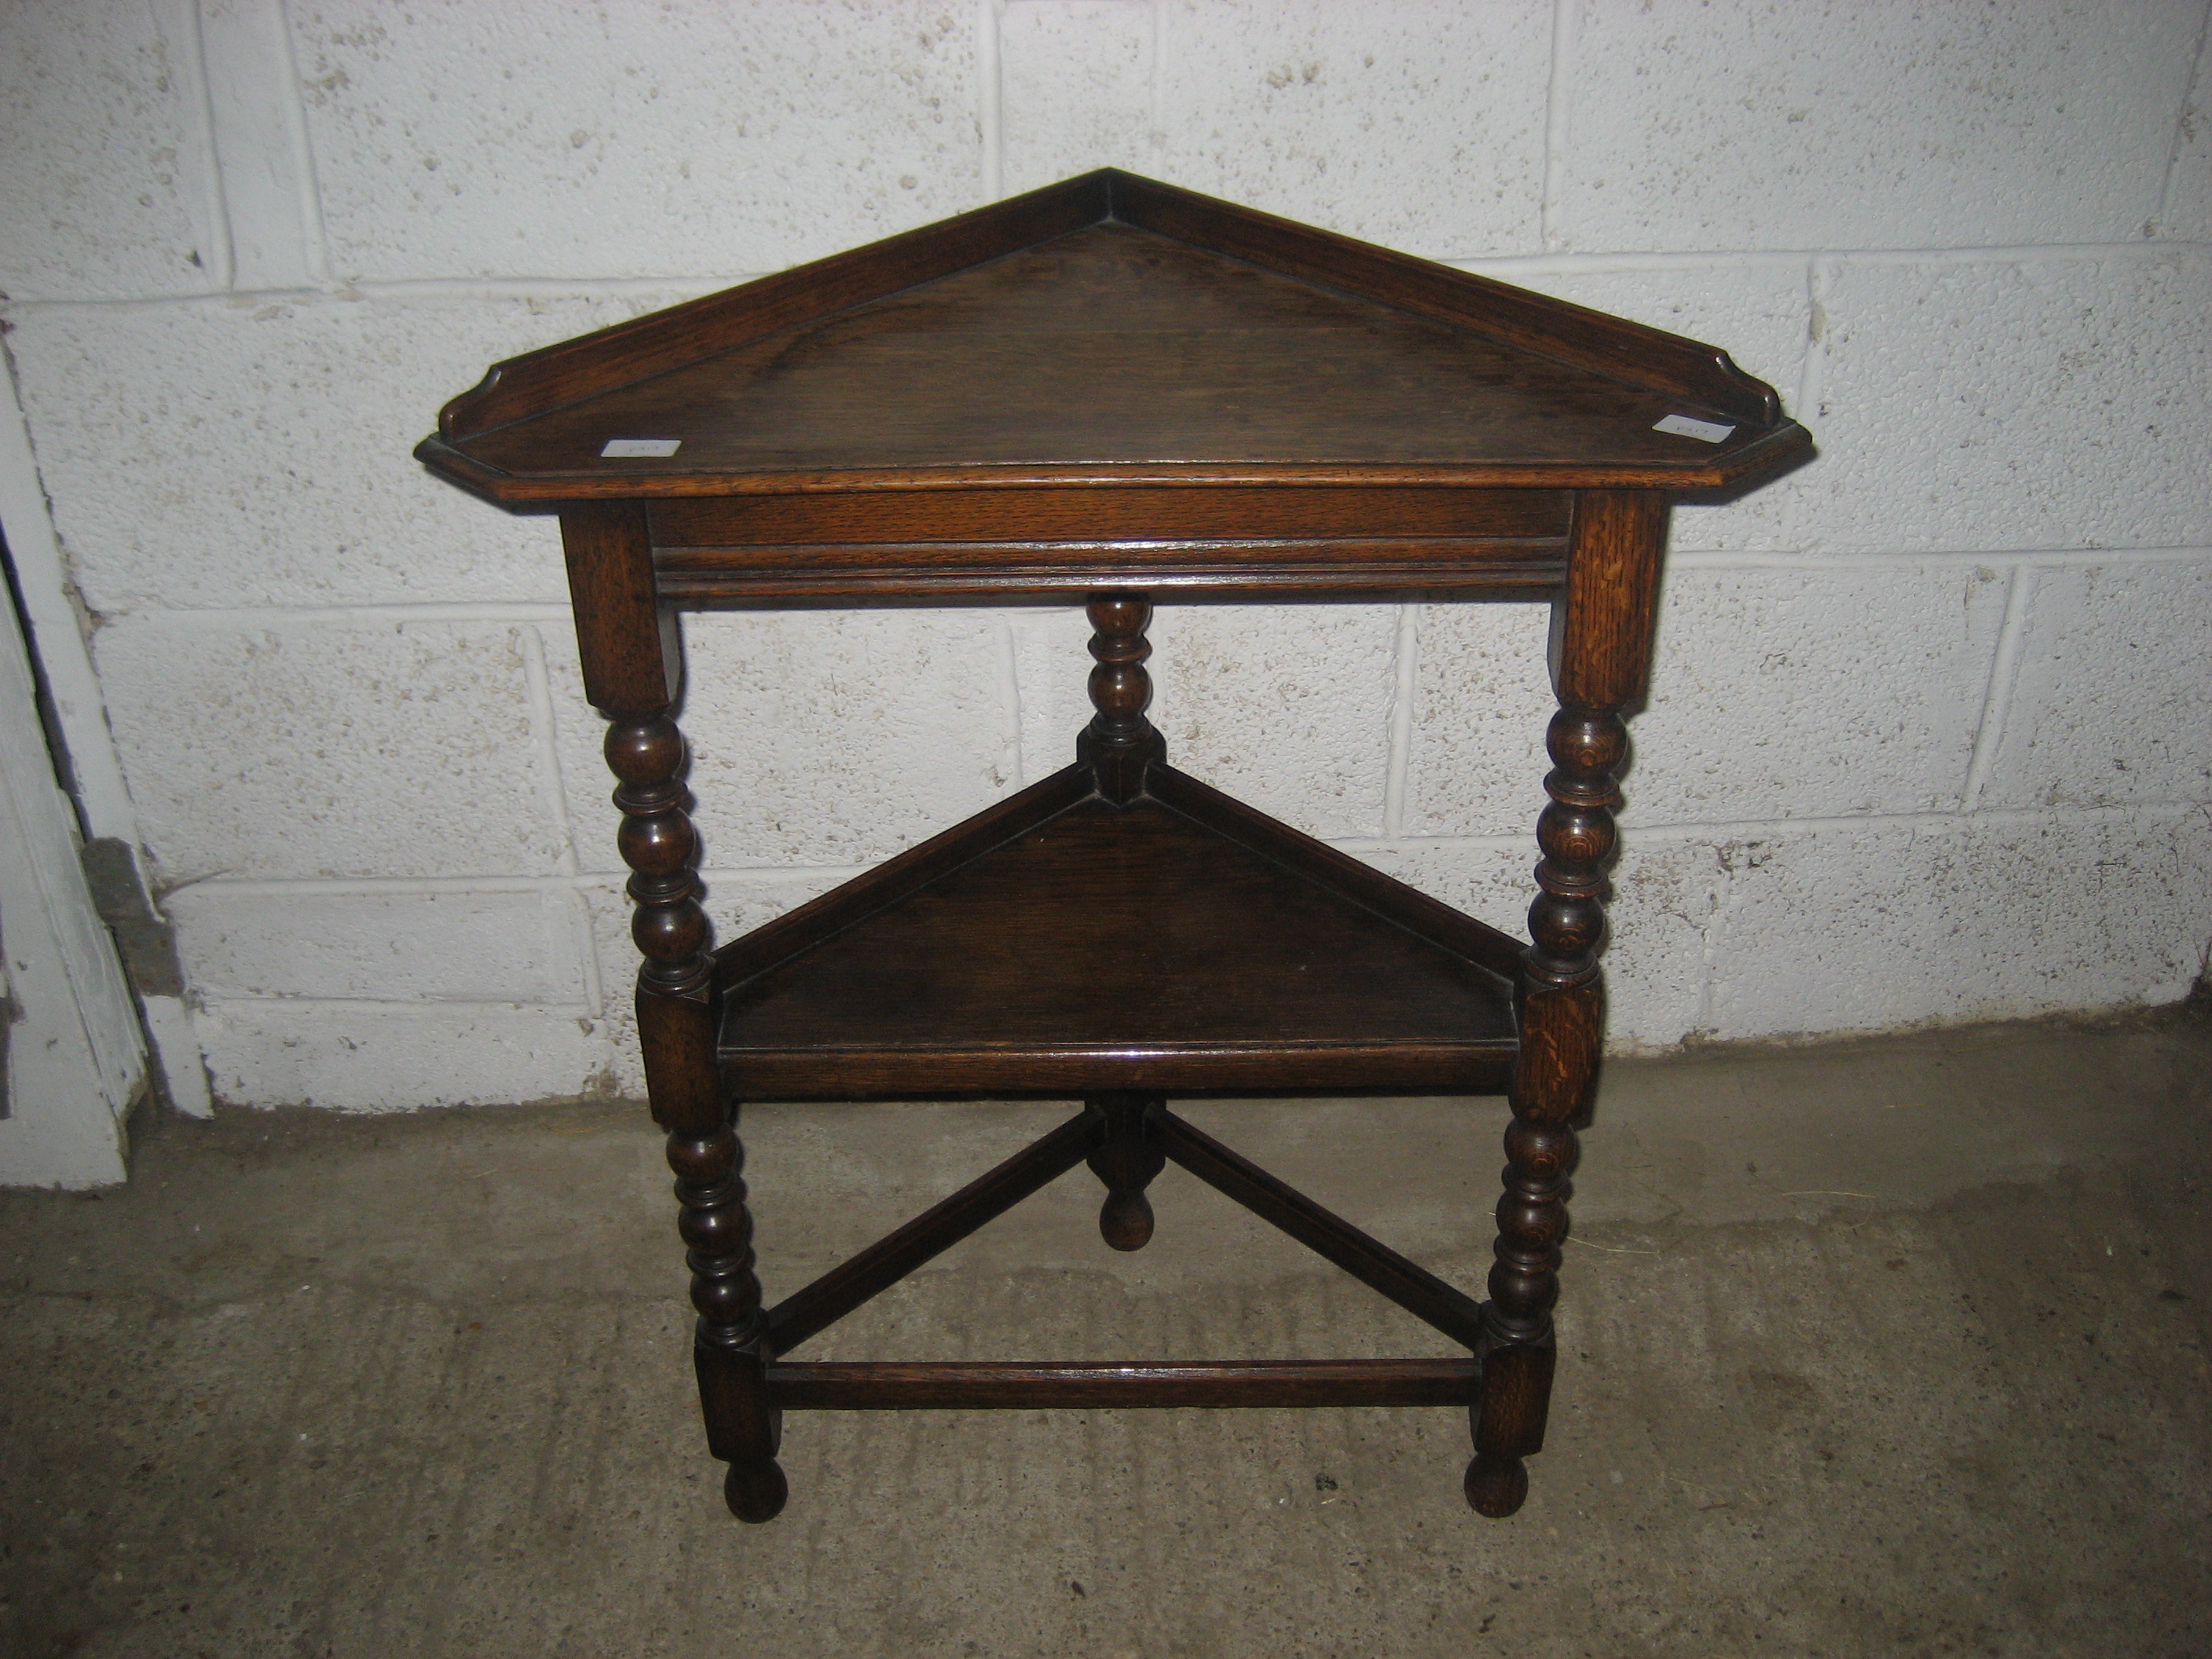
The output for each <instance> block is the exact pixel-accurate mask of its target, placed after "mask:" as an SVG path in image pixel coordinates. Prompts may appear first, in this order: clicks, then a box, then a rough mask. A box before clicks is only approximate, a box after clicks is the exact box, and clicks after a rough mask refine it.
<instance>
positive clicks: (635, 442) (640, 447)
mask: <svg viewBox="0 0 2212 1659" xmlns="http://www.w3.org/2000/svg"><path fill="white" fill-rule="evenodd" d="M1726 429H1729V430H1733V428H1726ZM682 447H684V440H683V439H681V438H610V439H608V440H607V447H605V449H602V450H601V451H600V452H599V459H601V460H604V461H634V460H637V459H641V458H643V457H645V456H648V455H651V456H660V455H673V454H674V453H676V452H677V451H678V450H679V449H681V448H682Z"/></svg>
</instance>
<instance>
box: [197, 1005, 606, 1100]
mask: <svg viewBox="0 0 2212 1659" xmlns="http://www.w3.org/2000/svg"><path fill="white" fill-rule="evenodd" d="M193 1024H194V1027H195V1029H196V1030H197V1031H198V1033H199V1039H200V1047H201V1049H202V1051H203V1052H204V1054H206V1056H207V1065H208V1073H209V1075H210V1078H211V1079H213V1082H214V1087H215V1096H216V1100H217V1101H219V1102H221V1103H223V1104H225V1105H231V1106H263V1107H267V1106H321V1107H325V1108H328V1109H331V1110H333V1111H340V1112H399V1111H410V1110H415V1109H420V1108H422V1107H426V1106H488V1105H498V1104H503V1103H509V1102H517V1101H532V1100H561V1099H573V1098H574V1097H577V1096H579V1095H605V1094H607V1093H611V1091H612V1085H611V1077H612V1072H611V1048H610V1047H609V1043H608V1040H607V1036H606V1034H605V1030H603V1029H602V1028H601V1026H600V1024H599V1023H598V1022H597V1021H594V1020H592V1019H589V1018H584V1017H582V1016H581V1015H580V1014H579V1013H578V1012H577V1011H575V1010H574V1009H563V1008H543V1007H528V1006H524V1007H509V1006H501V1005H500V1004H497V1003H474V1004H470V1003H446V1004H437V1003H429V1004H416V1005H413V1006H408V1005H395V1006H376V1005H374V1004H372V1003H349V1004H342V1005H339V1006H331V1005H330V1004H328V1003H294V1002H287V1001H284V1000H281V999H268V1000H253V1001H246V1002H229V1001H218V1002H211V1003H210V1004H209V1005H208V1006H206V1007H205V1008H204V1009H202V1010H201V1011H200V1012H198V1013H197V1015H196V1016H195V1017H194V1020H193Z"/></svg>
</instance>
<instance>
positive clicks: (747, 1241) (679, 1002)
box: [606, 713, 788, 1521]
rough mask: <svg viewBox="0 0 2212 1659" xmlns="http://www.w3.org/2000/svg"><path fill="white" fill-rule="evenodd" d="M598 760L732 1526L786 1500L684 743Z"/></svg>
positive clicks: (667, 734)
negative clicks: (719, 1057)
mask: <svg viewBox="0 0 2212 1659" xmlns="http://www.w3.org/2000/svg"><path fill="white" fill-rule="evenodd" d="M606 753H607V763H608V765H609V767H610V768H611V769H612V770H613V772H614V774H615V775H616V776H617V778H619V779H621V781H622V783H621V787H619V788H617V790H616V791H615V805H617V806H619V807H620V808H621V809H622V812H623V821H622V835H621V842H620V845H621V848H622V855H623V861H624V862H625V863H626V864H628V865H629V867H630V870H631V872H632V874H631V876H630V879H629V896H630V897H631V898H632V899H634V900H635V902H636V905H637V908H636V911H635V914H634V915H632V917H631V919H630V933H631V936H632V937H633V938H634V939H635V940H636V941H637V945H638V949H639V950H640V951H642V952H643V953H644V956H645V965H644V967H643V968H642V969H640V970H639V973H638V981H637V1024H638V1041H639V1046H640V1047H641V1049H642V1050H643V1052H644V1057H645V1083H646V1092H647V1095H648V1096H649V1097H651V1100H652V1103H653V1117H654V1119H655V1120H656V1121H658V1122H659V1124H660V1126H661V1127H663V1128H664V1129H665V1130H666V1131H667V1132H668V1164H669V1167H670V1168H671V1170H674V1171H675V1172H676V1201H677V1202H678V1204H679V1205H681V1206H683V1207H682V1210H681V1212H680V1213H679V1217H678V1231H679V1232H680V1233H681V1234H682V1235H683V1237H684V1243H685V1245H686V1246H687V1247H688V1251H687V1255H686V1257H685V1259H686V1261H688V1262H689V1263H690V1268H691V1304H692V1306H693V1307H695V1308H696V1309H697V1310H698V1312H699V1320H698V1324H697V1326H696V1330H695V1334H694V1338H693V1342H692V1358H693V1360H694V1363H695V1364H696V1367H697V1370H698V1374H699V1399H700V1404H701V1406H702V1408H703V1409H704V1411H705V1413H706V1419H707V1444H708V1449H709V1450H711V1451H712V1452H713V1453H714V1455H715V1456H717V1457H719V1458H722V1459H724V1460H725V1461H726V1462H728V1464H729V1466H730V1471H729V1475H728V1478H727V1479H726V1480H725V1482H724V1483H723V1494H724V1496H725V1497H726V1498H727V1499H728V1501H729V1505H730V1510H731V1513H732V1514H733V1515H735V1516H737V1517H738V1519H739V1520H740V1521H770V1520H773V1519H775V1516H776V1514H777V1512H778V1511H779V1510H781V1509H782V1508H783V1504H784V1499H785V1498H786V1496H787V1492H788V1488H787V1486H786V1484H785V1481H784V1476H783V1470H782V1469H781V1468H780V1467H779V1466H778V1465H777V1463H776V1461H775V1453H776V1446H777V1442H778V1439H779V1437H780V1431H781V1421H780V1417H779V1413H777V1412H776V1411H775V1407H773V1406H771V1405H770V1403H769V1395H768V1376H767V1365H768V1361H769V1346H768V1327H767V1323H766V1322H765V1321H764V1320H763V1317H762V1315H761V1286H760V1280H759V1279H758V1278H757V1276H756V1275H755V1273H754V1272H753V1250H752V1236H753V1221H752V1215H751V1212H750V1211H749V1210H747V1208H746V1207H745V1183H744V1146H743V1145H742V1144H741V1143H740V1142H739V1140H738V1132H737V1108H736V1106H735V1105H734V1104H732V1103H728V1102H726V1100H725V1099H724V1098H723V1095H722V1088H721V1079H720V1075H719V1073H718V1071H717V1067H716V1061H715V1055H714V1007H715V1002H714V960H713V958H712V957H709V956H708V954H707V941H708V924H707V915H706V912H705V911H703V910H702V909H701V908H700V907H699V897H700V891H701V889H700V886H699V878H698V876H697V875H696V873H695V872H694V869H693V866H694V864H695V862H696V860H697V857H698V837H697V835H696V832H695V831H694V830H693V829H692V826H691V819H690V813H689V811H687V808H688V807H689V805H690V795H689V793H687V792H686V790H685V789H684V784H683V781H682V775H683V770H684V735H683V733H682V732H679V731H678V730H677V727H676V722H675V721H674V720H671V719H669V718H668V716H667V714H665V713H658V714H649V715H647V716H644V717H642V718H638V719H633V720H617V721H616V723H615V724H614V725H613V726H611V727H610V728H609V730H608V732H607V747H606Z"/></svg>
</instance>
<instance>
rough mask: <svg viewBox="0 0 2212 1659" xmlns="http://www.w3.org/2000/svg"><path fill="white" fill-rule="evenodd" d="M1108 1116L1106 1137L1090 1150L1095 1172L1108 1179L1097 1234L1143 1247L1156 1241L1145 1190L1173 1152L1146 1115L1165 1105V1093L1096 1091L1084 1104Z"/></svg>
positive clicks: (1122, 1245) (1118, 1245) (1120, 1246)
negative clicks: (1169, 1151) (1154, 1131)
mask: <svg viewBox="0 0 2212 1659" xmlns="http://www.w3.org/2000/svg"><path fill="white" fill-rule="evenodd" d="M1084 1104H1085V1105H1086V1106H1088V1107H1090V1108H1091V1110H1093V1111H1095V1112H1097V1113H1100V1114H1102V1115H1103V1116H1104V1117H1105V1119H1106V1139H1104V1140H1103V1141H1102V1142H1101V1143H1100V1144H1099V1147H1098V1150H1097V1152H1093V1153H1091V1157H1090V1158H1089V1160H1088V1161H1089V1163H1090V1165H1091V1174H1093V1175H1095V1176H1097V1177H1098V1179H1099V1180H1100V1181H1102V1182H1104V1183H1105V1187H1106V1201H1105V1203H1104V1204H1103V1205H1102V1206H1100V1207H1099V1211H1098V1234H1099V1237H1102V1238H1103V1239H1104V1240H1105V1241H1106V1242H1107V1243H1109V1244H1110V1245H1112V1246H1113V1247H1114V1248H1115V1249H1117V1250H1141V1249H1144V1248H1145V1246H1146V1244H1148V1243H1151V1242H1152V1200H1150V1199H1148V1198H1146V1196H1145V1188H1146V1187H1148V1186H1150V1185H1151V1184H1152V1177H1153V1176H1156V1175H1158V1173H1159V1172H1160V1171H1161V1170H1163V1169H1164V1168H1165V1167H1166V1166H1167V1161H1168V1155H1167V1153H1166V1152H1165V1151H1164V1149H1163V1148H1162V1147H1161V1146H1160V1142H1159V1137H1158V1135H1157V1134H1156V1133H1153V1131H1152V1126H1151V1124H1150V1122H1149V1121H1148V1119H1147V1115H1148V1114H1149V1113H1150V1112H1151V1111H1152V1108H1154V1107H1155V1106H1164V1105H1165V1104H1167V1100H1166V1097H1164V1096H1162V1095H1145V1094H1131V1093H1115V1094H1107V1095H1092V1096H1091V1097H1089V1098H1088V1099H1086V1100H1085V1102H1084Z"/></svg>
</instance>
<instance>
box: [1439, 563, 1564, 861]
mask: <svg viewBox="0 0 2212 1659" xmlns="http://www.w3.org/2000/svg"><path fill="white" fill-rule="evenodd" d="M1551 625H1552V607H1551V606H1549V605H1424V606H1423V607H1422V608H1421V611H1420V617H1419V624H1418V629H1417V635H1416V639H1417V643H1416V650H1417V657H1416V663H1415V669H1414V682H1413V732H1412V742H1411V744H1410V745H1409V747H1408V748H1407V757H1406V792H1405V819H1404V830H1405V833H1406V834H1407V835H1409V836H1528V838H1529V842H1528V844H1529V846H1530V848H1531V849H1532V851H1531V854H1530V859H1531V861H1532V862H1533V861H1534V852H1533V848H1534V845H1535V834H1536V815H1537V814H1538V813H1539V812H1541V811H1543V810H1544V774H1545V773H1547V771H1549V770H1550V769H1551V764H1552V763H1551V762H1550V761H1549V760H1547V758H1546V757H1545V755H1544V729H1545V727H1546V726H1549V725H1550V724H1551V720H1552V714H1553V710H1554V709H1556V708H1558V707H1559V704H1558V702H1556V701H1555V700H1554V699H1553V696H1552V683H1551V680H1550V678H1549V677H1548V676H1547V673H1546V671H1545V667H1544V661H1545V642H1546V641H1547V639H1548V638H1549V636H1550V630H1551Z"/></svg>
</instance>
